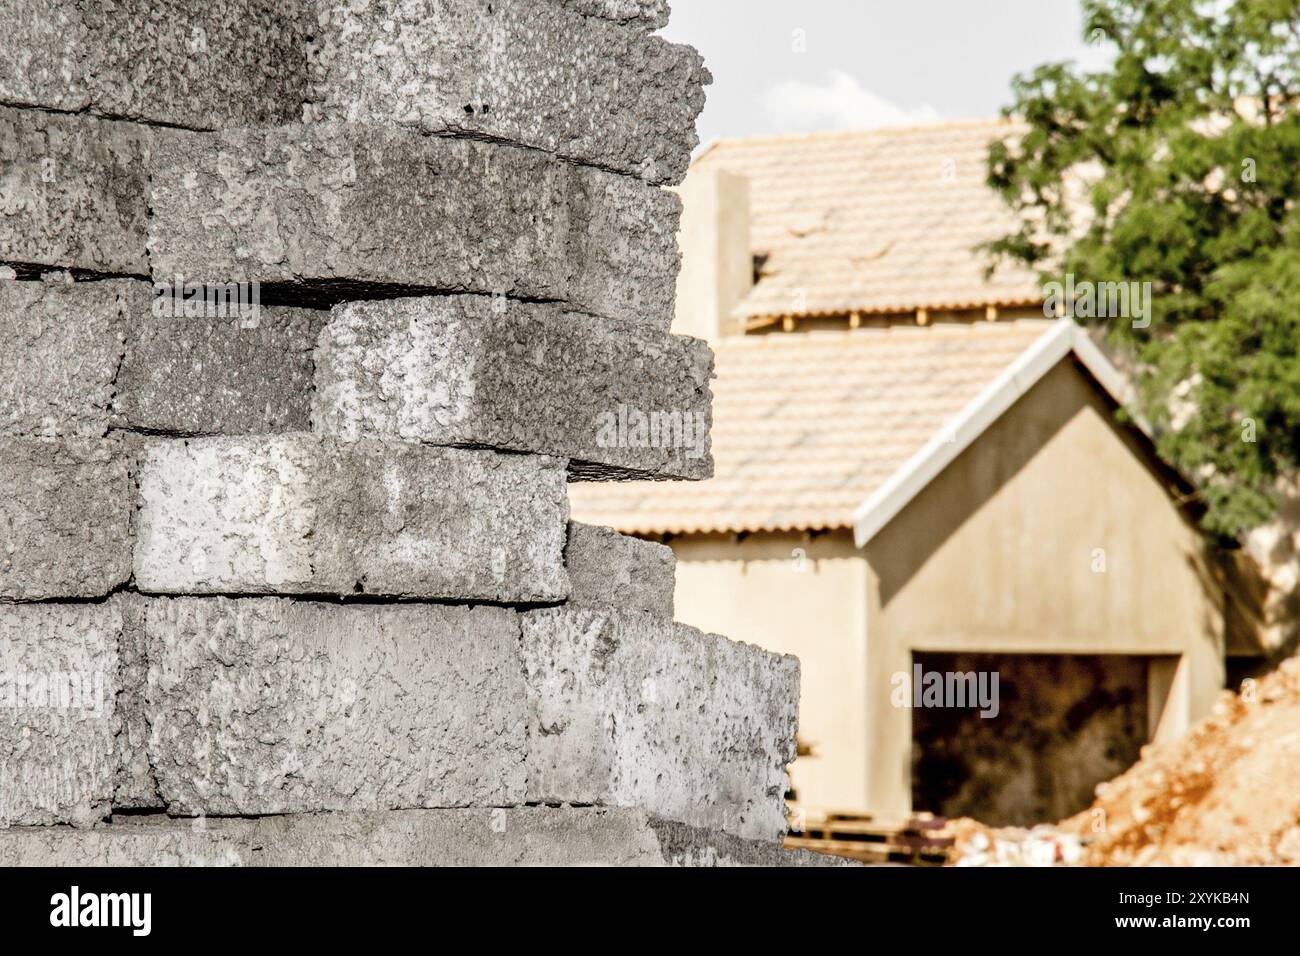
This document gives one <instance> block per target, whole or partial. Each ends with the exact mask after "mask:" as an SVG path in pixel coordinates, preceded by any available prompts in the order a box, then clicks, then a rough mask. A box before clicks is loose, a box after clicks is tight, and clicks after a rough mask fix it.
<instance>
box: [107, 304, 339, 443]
mask: <svg viewBox="0 0 1300 956" xmlns="http://www.w3.org/2000/svg"><path fill="white" fill-rule="evenodd" d="M157 301H159V300H155V302H157ZM161 301H162V302H164V303H165V302H166V299H163V300H161ZM159 311H164V312H165V311H166V310H151V309H150V308H149V306H148V305H146V306H145V307H144V310H143V311H142V312H140V313H139V314H137V315H135V316H133V321H132V322H131V323H130V325H129V327H128V335H127V343H126V357H125V361H124V362H123V363H122V369H121V373H120V374H119V376H118V380H117V397H116V400H115V402H114V411H115V412H116V416H117V423H118V424H120V425H122V426H125V427H128V428H134V429H140V430H143V431H148V432H152V433H165V434H177V435H249V434H272V433H278V432H289V431H305V430H307V429H308V428H310V427H311V389H312V369H313V365H312V349H313V348H315V344H316V337H317V335H318V334H319V333H320V329H321V327H322V326H323V325H324V324H325V320H326V318H327V314H326V313H324V312H319V311H313V310H310V309H294V308H281V307H276V306H261V307H260V308H259V309H258V310H257V314H256V317H255V318H253V317H252V313H250V317H249V318H247V319H243V318H239V317H224V318H222V317H198V318H180V317H175V316H174V315H171V314H157V313H158V312H159Z"/></svg>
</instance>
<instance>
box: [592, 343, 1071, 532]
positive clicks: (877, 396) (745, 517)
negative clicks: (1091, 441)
mask: <svg viewBox="0 0 1300 956" xmlns="http://www.w3.org/2000/svg"><path fill="white" fill-rule="evenodd" d="M1050 325H1051V323H1050V322H1048V321H1047V320H1021V321H1015V322H978V323H973V324H958V323H953V324H944V325H935V326H931V327H927V328H916V327H892V328H861V329H855V330H852V331H843V332H798V333H779V334H772V335H750V336H741V337H736V338H730V339H724V340H723V341H722V342H720V343H719V345H718V346H717V378H716V380H715V381H714V383H713V393H714V404H713V431H712V438H713V455H714V460H715V463H716V466H715V476H714V477H713V478H712V479H710V480H708V481H701V482H628V483H624V484H617V483H609V484H574V485H571V486H570V489H569V491H570V500H571V502H572V506H573V516H574V518H575V519H576V520H579V521H586V522H589V523H592V524H601V525H609V526H611V527H614V528H617V529H619V530H620V531H624V532H629V533H639V534H661V533H665V532H670V533H688V532H711V531H779V530H800V529H829V528H845V527H851V525H852V515H853V510H854V509H855V508H857V507H858V505H860V504H862V502H863V501H864V500H865V499H866V498H867V496H868V495H870V494H871V492H873V491H874V490H875V489H876V488H877V486H879V485H880V484H881V483H882V482H884V481H885V480H886V479H887V478H888V477H889V476H890V475H891V474H893V473H894V471H896V470H897V469H898V468H899V467H900V466H901V465H902V464H903V463H904V462H905V461H906V460H907V459H908V457H910V456H911V455H912V454H913V453H914V452H916V451H917V450H918V449H919V448H920V447H921V446H922V445H924V444H925V442H926V441H928V440H929V439H930V438H931V436H933V435H934V434H936V433H937V432H938V431H939V430H940V429H941V428H943V426H944V425H945V424H946V422H947V421H948V420H949V419H950V418H951V417H952V416H953V415H955V414H956V413H957V412H958V411H960V410H961V409H962V408H963V407H964V406H965V405H966V404H967V403H968V402H970V401H971V400H972V399H973V398H975V396H976V395H977V394H978V393H979V392H980V390H981V389H983V388H984V387H985V386H986V385H988V384H989V383H990V382H992V381H993V379H995V378H996V377H997V375H998V374H999V373H1000V372H1002V371H1003V370H1004V369H1005V368H1006V367H1007V366H1008V365H1010V364H1011V362H1012V361H1013V360H1014V359H1015V358H1016V357H1017V356H1018V355H1020V353H1022V352H1023V351H1024V350H1025V349H1027V348H1028V347H1029V346H1030V345H1031V344H1032V343H1033V342H1034V340H1035V339H1036V338H1037V337H1038V336H1040V335H1042V334H1044V333H1045V332H1046V331H1047V330H1048V328H1049V327H1050Z"/></svg>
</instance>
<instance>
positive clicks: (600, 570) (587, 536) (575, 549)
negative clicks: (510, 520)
mask: <svg viewBox="0 0 1300 956" xmlns="http://www.w3.org/2000/svg"><path fill="white" fill-rule="evenodd" d="M564 566H565V568H567V569H568V572H569V582H570V585H571V590H570V592H569V603H570V604H580V605H587V606H596V607H617V608H621V609H623V610H625V611H644V612H646V613H647V614H655V615H658V616H659V617H662V618H667V619H669V620H671V619H672V616H673V587H674V585H675V583H676V574H677V558H676V557H675V556H674V555H673V549H672V548H670V547H668V546H667V545H662V544H657V543H655V542H653V541H642V540H641V539H640V538H633V537H629V536H628V535H625V534H619V533H618V532H617V531H615V530H614V529H613V528H602V527H599V526H597V525H590V524H582V523H581V522H578V521H570V522H569V541H568V544H566V545H565V548H564Z"/></svg>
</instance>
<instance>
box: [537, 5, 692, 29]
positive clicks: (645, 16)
mask: <svg viewBox="0 0 1300 956" xmlns="http://www.w3.org/2000/svg"><path fill="white" fill-rule="evenodd" d="M559 2H560V3H561V4H562V5H563V6H566V7H568V8H569V9H570V10H573V11H574V12H576V13H581V14H582V15H583V16H589V17H604V18H605V19H606V20H613V21H615V22H618V23H626V24H628V25H629V26H635V27H638V28H639V29H644V30H657V29H659V28H660V27H665V26H667V25H668V12H669V11H668V0H559Z"/></svg>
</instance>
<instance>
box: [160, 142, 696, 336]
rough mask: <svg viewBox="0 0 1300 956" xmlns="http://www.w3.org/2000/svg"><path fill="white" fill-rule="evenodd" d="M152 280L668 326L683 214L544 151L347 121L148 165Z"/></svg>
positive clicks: (171, 152)
mask: <svg viewBox="0 0 1300 956" xmlns="http://www.w3.org/2000/svg"><path fill="white" fill-rule="evenodd" d="M149 204H150V208H151V210H152V213H153V214H152V216H151V218H150V219H149V253H150V259H151V262H152V266H153V269H154V272H155V275H156V276H160V277H170V276H172V275H183V276H185V277H186V279H187V280H193V281H199V282H226V281H229V280H230V279H232V278H233V279H237V280H242V281H256V282H260V283H261V285H262V289H263V294H264V296H269V297H271V298H273V299H276V300H286V299H288V300H293V301H297V302H312V303H315V304H319V305H328V304H331V303H334V302H338V301H341V300H346V299H356V298H376V297H382V296H393V295H413V294H420V293H446V292H474V293H479V294H482V295H498V296H506V297H511V298H520V299H542V300H552V301H558V302H564V303H568V304H569V305H571V306H573V307H575V308H578V309H583V310H586V311H590V312H592V313H594V314H597V315H601V316H605V317H612V318H618V319H623V320H627V321H645V322H657V323H658V324H659V325H660V327H664V328H666V327H667V325H668V323H669V322H670V321H671V318H672V301H673V292H674V288H673V284H674V280H675V276H676V273H677V267H678V252H677V248H676V244H675V238H674V236H675V232H676V227H677V220H678V217H679V215H680V201H679V200H678V199H677V197H676V196H675V195H673V194H671V193H668V192H666V191H664V190H661V189H656V188H653V187H651V186H648V185H646V184H644V183H642V182H640V181H639V180H636V179H632V178H630V177H627V176H618V175H615V174H613V173H608V172H605V171H603V170H599V169H594V168H591V167H584V166H575V165H573V164H570V163H566V162H563V161H561V160H558V159H556V158H554V157H552V156H550V155H548V154H546V153H543V152H539V151H537V150H529V149H522V148H519V147H515V146H504V145H497V144H491V143H483V142H478V141H473V140H460V139H447V138H440V137H429V136H423V135H420V134H419V133H418V132H412V131H408V130H403V129H400V128H395V127H394V128H389V127H382V126H372V125H366V124H358V123H342V124H340V123H319V124H314V125H311V126H304V127H297V128H291V127H276V128H273V129H241V130H230V131H226V132H223V133H213V134H204V135H194V136H192V137H186V138H185V139H183V140H178V141H175V142H168V143H164V144H162V145H160V146H159V148H158V149H157V150H156V153H155V156H154V164H153V168H152V179H151V187H150V199H149Z"/></svg>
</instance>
